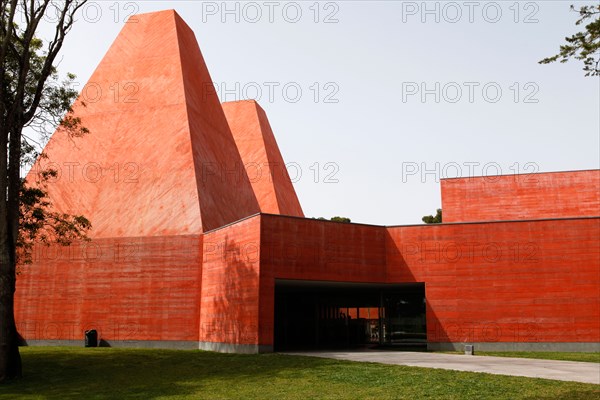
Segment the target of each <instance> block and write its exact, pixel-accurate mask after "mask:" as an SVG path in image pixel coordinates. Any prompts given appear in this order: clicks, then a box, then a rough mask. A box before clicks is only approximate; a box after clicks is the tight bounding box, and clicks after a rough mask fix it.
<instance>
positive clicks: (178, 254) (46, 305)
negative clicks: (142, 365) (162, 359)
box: [15, 236, 202, 343]
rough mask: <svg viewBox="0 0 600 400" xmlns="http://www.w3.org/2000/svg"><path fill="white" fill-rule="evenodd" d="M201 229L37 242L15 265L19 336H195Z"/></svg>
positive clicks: (115, 338) (171, 338)
mask: <svg viewBox="0 0 600 400" xmlns="http://www.w3.org/2000/svg"><path fill="white" fill-rule="evenodd" d="M201 249H202V237H201V236H164V237H147V238H122V239H118V240H115V239H96V240H93V241H91V242H84V243H77V244H73V245H72V246H69V247H61V246H52V247H46V246H43V245H40V246H37V247H36V248H35V250H34V263H33V264H31V265H25V266H23V267H21V269H22V272H21V274H20V275H19V276H18V278H17V292H16V296H15V297H16V305H15V313H16V320H17V326H18V329H19V333H20V334H21V335H22V336H23V337H24V338H25V340H36V339H43V340H53V339H57V340H81V341H82V343H83V332H84V331H85V330H86V329H92V328H93V329H96V330H98V333H99V336H100V337H101V338H102V339H104V340H106V341H107V342H109V343H110V342H111V341H136V340H152V341H165V340H168V341H197V340H198V318H199V315H200V310H199V306H200V277H201V271H202V265H201V261H202V259H201V253H200V251H201Z"/></svg>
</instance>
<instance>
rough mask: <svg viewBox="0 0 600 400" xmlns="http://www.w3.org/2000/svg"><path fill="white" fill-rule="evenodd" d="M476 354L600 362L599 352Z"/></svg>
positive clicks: (504, 352) (482, 352)
mask: <svg viewBox="0 0 600 400" xmlns="http://www.w3.org/2000/svg"><path fill="white" fill-rule="evenodd" d="M448 353H450V354H464V352H461V351H450V352H448ZM475 355H476V356H494V357H517V358H537V359H540V360H560V361H582V362H593V363H600V353H560V352H551V351H548V352H546V351H539V352H535V351H503V352H500V351H477V349H475Z"/></svg>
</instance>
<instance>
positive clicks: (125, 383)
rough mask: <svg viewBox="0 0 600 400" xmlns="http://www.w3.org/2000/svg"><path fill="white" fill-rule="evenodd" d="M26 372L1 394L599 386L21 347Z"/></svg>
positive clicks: (292, 359)
mask: <svg viewBox="0 0 600 400" xmlns="http://www.w3.org/2000/svg"><path fill="white" fill-rule="evenodd" d="M22 356H23V365H24V374H25V377H24V378H23V379H22V380H19V381H15V382H11V383H9V384H5V385H0V399H2V400H3V399H11V400H13V399H49V400H53V399H61V400H72V399H157V398H163V399H165V398H169V399H176V398H177V399H184V398H190V399H211V400H213V399H254V398H259V399H263V398H276V399H298V400H305V399H320V398H326V399H357V400H358V399H361V400H362V399H367V398H368V399H378V400H381V399H410V400H417V399H486V400H487V399H489V400H500V399H506V400H508V399H510V400H513V399H543V400H550V399H558V400H567V399H569V400H570V399H577V400H588V399H589V400H596V399H598V398H599V397H600V396H599V395H600V386H599V385H590V384H582V383H576V382H561V381H551V380H545V379H531V378H523V377H511V376H501V375H490V374H482V373H470V372H459V371H448V370H440V369H426V368H416V367H405V366H396V365H394V366H392V365H384V364H376V363H358V362H350V361H340V360H332V359H324V358H318V357H302V356H288V355H282V354H260V355H243V354H221V353H211V352H202V351H175V350H155V349H115V348H87V349H85V348H65V347H59V348H52V347H29V348H23V349H22Z"/></svg>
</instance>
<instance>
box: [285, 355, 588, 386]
mask: <svg viewBox="0 0 600 400" xmlns="http://www.w3.org/2000/svg"><path fill="white" fill-rule="evenodd" d="M286 354H291V355H302V356H311V357H324V358H334V359H337V360H350V361H363V362H376V363H382V364H397V365H408V366H412V367H425V368H441V369H451V370H456V371H469V372H485V373H488V374H497V375H513V376H526V377H529V378H544V379H555V380H559V381H574V382H583V383H595V384H597V385H598V384H600V363H588V362H576V361H553V360H537V359H531V358H509V357H488V356H466V355H461V354H442V353H424V352H423V353H421V352H407V351H382V350H366V351H330V352H328V351H311V352H294V353H286Z"/></svg>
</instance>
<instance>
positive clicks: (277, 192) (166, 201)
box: [28, 10, 303, 238]
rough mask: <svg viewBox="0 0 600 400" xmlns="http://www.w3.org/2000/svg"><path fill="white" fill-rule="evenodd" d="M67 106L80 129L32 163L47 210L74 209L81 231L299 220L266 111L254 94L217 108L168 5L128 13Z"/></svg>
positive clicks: (126, 233) (58, 137)
mask: <svg viewBox="0 0 600 400" xmlns="http://www.w3.org/2000/svg"><path fill="white" fill-rule="evenodd" d="M74 109H75V114H76V115H77V116H78V117H80V118H81V120H82V123H83V125H84V126H85V127H86V128H88V129H89V131H90V133H89V134H88V135H86V136H85V137H83V138H70V137H68V135H67V134H66V133H65V132H62V131H60V130H59V131H57V132H56V133H55V134H54V135H53V136H52V137H51V139H50V141H49V143H48V145H47V146H46V149H45V153H46V154H47V155H48V158H47V159H40V160H38V162H37V163H36V165H35V166H34V168H33V169H32V171H39V170H40V169H44V168H46V167H52V168H55V169H57V170H58V172H59V176H58V177H57V178H56V179H55V181H54V182H52V183H51V184H50V185H49V187H48V193H49V197H50V199H51V200H52V202H53V204H54V207H55V208H56V209H57V210H59V211H62V212H66V213H73V214H82V215H84V216H86V217H87V218H88V219H89V220H90V221H91V222H92V225H93V230H92V232H91V235H90V236H91V237H93V238H108V237H140V236H164V235H187V234H199V233H202V232H206V231H208V230H211V229H215V228H218V227H220V226H223V225H225V224H228V223H231V222H234V221H236V220H239V219H241V218H244V217H247V216H249V215H252V214H256V213H258V212H266V213H275V214H286V215H293V216H303V213H302V209H301V207H300V203H299V202H298V198H297V196H296V193H295V191H294V188H293V186H292V184H291V182H290V180H289V176H288V175H287V172H286V169H285V164H284V163H283V158H282V157H281V154H280V152H279V149H278V147H277V143H276V142H275V138H274V136H273V133H272V131H271V128H270V126H269V123H268V120H267V118H266V114H265V113H264V111H263V110H262V109H261V108H260V107H259V106H258V105H257V104H256V103H255V102H254V101H241V102H234V103H232V104H228V105H227V106H225V110H226V111H227V113H225V112H224V107H223V106H222V105H221V103H220V101H219V98H218V96H217V93H216V91H215V90H214V86H213V83H212V80H211V77H210V74H209V72H208V69H207V67H206V64H205V62H204V59H203V57H202V54H201V52H200V49H199V47H198V43H197V41H196V38H195V36H194V33H193V31H192V30H191V29H190V28H189V26H188V25H187V24H186V23H185V22H184V21H183V20H182V19H181V17H180V16H179V15H178V14H177V13H176V12H175V11H174V10H167V11H161V12H154V13H149V14H141V15H135V16H132V17H131V18H130V19H129V21H128V22H127V23H126V24H125V27H124V28H123V29H122V31H121V32H120V33H119V35H118V37H117V38H116V40H115V41H114V43H113V44H112V45H111V47H110V49H109V50H108V52H107V53H106V55H105V56H104V58H103V59H102V61H101V62H100V64H99V65H98V67H97V68H96V70H95V72H94V73H93V75H92V76H91V78H90V80H89V81H88V83H87V84H86V85H85V86H84V88H83V90H82V92H81V95H80V97H79V99H78V100H77V101H76V104H75V106H74ZM269 166H270V170H269ZM257 168H260V171H259V172H260V174H257ZM266 172H269V173H266ZM30 175H31V173H30ZM30 178H31V177H29V178H28V179H30Z"/></svg>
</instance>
